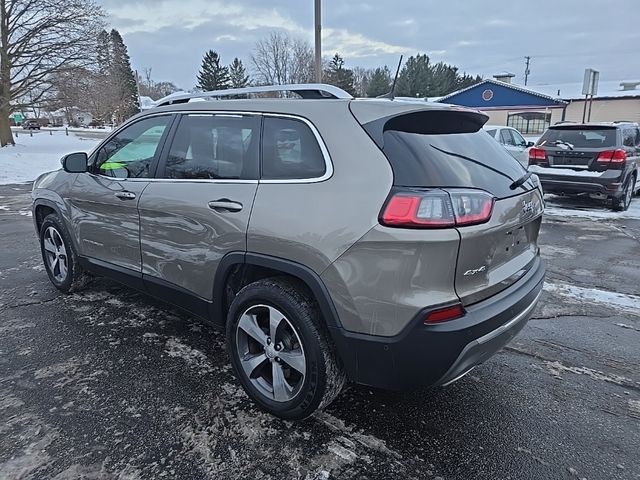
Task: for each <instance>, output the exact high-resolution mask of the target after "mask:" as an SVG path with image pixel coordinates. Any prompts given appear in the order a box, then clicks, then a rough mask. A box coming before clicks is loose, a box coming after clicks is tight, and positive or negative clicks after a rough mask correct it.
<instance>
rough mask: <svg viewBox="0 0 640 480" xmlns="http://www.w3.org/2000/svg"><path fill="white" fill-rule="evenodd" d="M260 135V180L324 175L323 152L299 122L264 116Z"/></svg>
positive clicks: (305, 126) (305, 125) (310, 133)
mask: <svg viewBox="0 0 640 480" xmlns="http://www.w3.org/2000/svg"><path fill="white" fill-rule="evenodd" d="M263 122H264V123H263V125H264V126H263V132H262V178H264V179H272V180H276V179H279V180H281V179H306V178H318V177H321V176H322V175H324V173H325V172H326V165H325V160H324V155H323V154H322V150H321V149H320V146H319V145H318V141H317V140H316V137H315V135H314V134H313V132H312V131H311V129H310V128H309V126H308V125H307V124H306V123H304V122H303V121H301V120H295V119H291V118H280V117H269V116H265V117H264V120H263Z"/></svg>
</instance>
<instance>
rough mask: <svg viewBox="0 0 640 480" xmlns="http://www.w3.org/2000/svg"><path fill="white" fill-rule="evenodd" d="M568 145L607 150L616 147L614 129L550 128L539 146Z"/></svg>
mask: <svg viewBox="0 0 640 480" xmlns="http://www.w3.org/2000/svg"><path fill="white" fill-rule="evenodd" d="M562 144H569V145H570V146H571V147H572V148H608V147H614V146H615V145H616V129H615V128H550V129H549V130H547V131H546V132H545V134H544V135H542V137H540V140H538V145H539V146H541V147H542V146H548V147H549V146H556V145H562Z"/></svg>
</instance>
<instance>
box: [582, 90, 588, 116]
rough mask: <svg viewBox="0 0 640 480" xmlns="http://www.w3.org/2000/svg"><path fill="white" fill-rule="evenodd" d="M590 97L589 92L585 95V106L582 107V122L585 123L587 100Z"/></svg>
mask: <svg viewBox="0 0 640 480" xmlns="http://www.w3.org/2000/svg"><path fill="white" fill-rule="evenodd" d="M588 99H589V94H587V95H585V96H584V106H583V108H582V123H584V119H585V117H586V116H587V100H588Z"/></svg>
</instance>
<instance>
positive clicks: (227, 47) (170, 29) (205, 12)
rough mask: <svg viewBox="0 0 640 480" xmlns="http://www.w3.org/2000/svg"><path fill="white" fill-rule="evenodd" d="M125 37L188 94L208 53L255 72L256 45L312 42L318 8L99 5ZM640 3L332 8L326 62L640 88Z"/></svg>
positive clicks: (229, 1)
mask: <svg viewBox="0 0 640 480" xmlns="http://www.w3.org/2000/svg"><path fill="white" fill-rule="evenodd" d="M97 1H98V3H99V4H101V5H102V6H103V7H104V8H105V10H106V11H107V13H108V15H109V22H110V25H111V26H113V27H115V28H117V29H118V30H120V32H121V33H122V34H123V36H124V39H125V42H126V43H127V46H128V48H129V53H130V55H131V59H132V64H133V67H134V68H136V69H138V70H140V71H142V70H143V69H144V68H145V67H147V68H148V67H150V68H152V72H153V77H154V79H155V80H168V81H172V82H174V83H176V84H177V85H178V86H180V87H181V88H184V89H188V88H191V87H193V86H194V85H195V83H196V74H197V71H198V68H199V65H200V61H201V59H202V56H203V54H204V52H205V51H206V50H208V49H214V50H217V51H218V52H219V53H220V54H221V56H222V60H223V62H224V63H229V62H231V60H233V57H235V56H238V57H239V58H240V59H242V60H243V61H244V62H245V64H246V65H247V66H250V65H251V62H250V58H251V51H252V49H253V46H254V45H255V42H256V40H259V39H261V38H264V37H266V36H267V35H268V34H269V32H271V31H273V30H279V31H285V32H288V33H290V34H292V35H294V36H297V37H301V38H304V39H308V40H309V41H310V42H313V0H127V1H126V2H124V1H122V0H97ZM639 19H640V0H616V1H615V2H605V1H585V0H535V1H531V0H530V1H527V2H523V1H512V0H511V1H510V0H484V1H475V0H474V1H471V0H467V1H465V2H461V1H452V0H393V1H391V2H390V1H387V0H385V1H382V0H369V1H358V0H323V19H322V25H323V54H324V55H325V56H331V55H332V54H333V53H334V52H336V51H337V52H340V53H341V54H342V55H343V56H344V57H345V59H346V62H347V65H348V66H356V65H359V66H364V67H375V66H378V65H384V64H387V65H395V64H397V61H398V58H399V55H400V54H404V55H405V56H406V55H414V54H416V53H418V52H420V53H427V54H429V56H430V57H431V58H432V59H433V60H436V61H439V60H443V61H445V62H447V63H452V64H455V65H457V66H458V67H459V68H460V70H463V71H466V72H469V73H472V74H479V75H482V76H484V77H489V78H490V77H491V76H492V75H493V74H495V73H497V72H501V71H505V70H506V71H510V72H513V73H515V74H516V79H515V81H516V82H517V83H523V72H524V56H525V55H530V56H531V57H532V59H531V67H530V68H531V76H530V80H529V85H535V84H549V83H564V82H573V81H575V82H580V81H582V75H583V72H584V69H585V68H586V67H591V68H595V69H597V70H600V72H601V74H600V79H601V81H603V80H635V79H638V80H640V61H638V58H639V57H640V55H639V53H638V50H639V48H640V29H639V28H638V22H639Z"/></svg>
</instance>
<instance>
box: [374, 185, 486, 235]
mask: <svg viewBox="0 0 640 480" xmlns="http://www.w3.org/2000/svg"><path fill="white" fill-rule="evenodd" d="M494 202H495V198H494V197H493V196H492V195H490V194H489V193H487V192H484V191H481V190H462V189H458V190H454V189H452V190H448V191H445V190H429V191H423V192H422V191H415V190H411V191H405V192H396V193H393V194H392V197H391V198H390V199H389V201H388V202H387V205H386V206H385V208H384V211H383V212H382V215H381V218H380V222H381V223H382V224H383V225H386V226H389V227H404V228H445V227H455V226H465V225H477V224H480V223H485V222H487V221H488V220H489V219H490V218H491V213H492V212H493V204H494Z"/></svg>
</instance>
